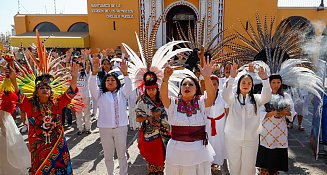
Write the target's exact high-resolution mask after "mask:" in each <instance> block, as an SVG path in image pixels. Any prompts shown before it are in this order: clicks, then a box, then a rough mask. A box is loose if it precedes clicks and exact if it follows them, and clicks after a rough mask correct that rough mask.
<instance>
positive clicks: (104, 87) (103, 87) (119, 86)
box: [100, 72, 121, 93]
mask: <svg viewBox="0 0 327 175" xmlns="http://www.w3.org/2000/svg"><path fill="white" fill-rule="evenodd" d="M108 77H114V78H115V80H116V82H117V87H116V89H115V90H117V91H118V90H119V89H120V88H121V83H120V80H119V79H118V75H117V74H116V73H114V72H112V73H109V74H106V75H105V76H104V77H103V79H102V81H101V84H100V89H101V92H102V93H106V92H108V91H109V90H108V89H107V87H106V80H107V78H108Z"/></svg>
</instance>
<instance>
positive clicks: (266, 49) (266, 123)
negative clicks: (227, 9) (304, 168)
mask: <svg viewBox="0 0 327 175" xmlns="http://www.w3.org/2000/svg"><path fill="white" fill-rule="evenodd" d="M256 20H257V26H258V27H257V29H258V32H257V33H256V32H255V31H254V28H253V27H252V25H251V24H250V23H249V26H250V30H251V31H252V32H251V33H250V32H247V34H248V35H249V36H250V39H246V37H244V36H242V35H241V34H239V35H238V36H239V37H240V39H241V41H242V42H243V43H244V44H245V46H241V45H239V46H235V47H234V48H233V49H234V50H236V51H237V54H236V55H235V56H236V57H237V56H241V57H243V58H248V59H250V60H253V57H254V60H255V61H253V62H251V63H249V64H246V65H244V66H243V67H241V68H240V70H239V71H240V72H243V73H244V72H245V73H250V74H251V75H252V76H253V79H255V80H258V72H260V68H259V67H264V68H265V69H266V71H267V73H268V74H269V75H270V77H269V82H270V86H271V89H272V98H271V100H270V101H268V102H266V103H265V104H264V106H261V107H260V119H261V125H260V130H259V131H260V132H259V134H260V142H259V143H258V145H259V148H258V153H257V156H256V166H258V167H260V168H261V170H260V171H261V172H260V173H261V174H263V175H264V174H278V171H287V170H288V155H287V147H288V143H287V142H288V140H287V137H288V136H287V123H286V119H289V120H291V121H292V120H293V117H294V115H295V114H296V112H295V111H294V103H293V101H292V99H291V97H290V95H289V94H287V93H285V92H283V87H282V86H287V87H291V88H304V89H306V90H308V91H309V92H311V93H312V94H314V95H316V96H317V97H318V98H319V99H320V100H321V96H320V93H321V92H323V88H322V81H321V79H320V78H319V77H318V76H317V75H316V74H315V73H314V72H313V71H312V70H310V69H309V68H307V67H304V66H303V65H312V63H311V62H310V61H308V60H306V59H303V52H302V51H301V50H302V45H303V43H304V36H305V34H306V25H303V24H302V23H301V22H299V23H298V24H296V25H292V24H290V23H289V21H286V20H285V21H283V22H282V23H281V24H280V25H279V26H278V28H277V29H276V32H275V33H274V34H272V26H273V23H274V20H275V18H273V17H272V18H271V22H270V24H271V25H270V29H269V28H268V24H267V21H266V17H265V23H264V25H263V27H262V24H261V21H260V17H259V15H258V14H257V15H256ZM268 29H269V30H268ZM258 69H259V71H258ZM263 85H265V84H263ZM235 130H237V129H235ZM253 136H257V133H255V135H253ZM234 160H235V159H233V158H232V159H230V163H231V164H233V162H234ZM253 167H254V166H253ZM252 174H253V173H252Z"/></svg>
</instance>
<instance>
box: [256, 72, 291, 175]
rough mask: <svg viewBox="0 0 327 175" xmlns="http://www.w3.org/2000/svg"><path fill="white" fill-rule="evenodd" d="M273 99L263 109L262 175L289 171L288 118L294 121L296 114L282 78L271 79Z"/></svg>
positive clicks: (273, 174) (276, 76) (260, 154)
mask: <svg viewBox="0 0 327 175" xmlns="http://www.w3.org/2000/svg"><path fill="white" fill-rule="evenodd" d="M269 82H270V86H271V89H272V94H273V95H272V98H271V100H270V101H269V103H267V104H265V105H264V106H262V107H261V110H260V111H261V114H260V115H261V117H262V118H263V121H262V126H263V130H262V132H261V134H260V145H259V149H258V155H257V163H256V165H257V167H260V168H261V169H260V174H261V175H275V174H278V171H288V154H287V147H288V139H287V135H288V134H287V123H286V118H287V119H289V120H290V121H293V117H294V116H295V114H296V112H295V111H294V103H293V101H292V97H291V96H290V95H289V94H287V93H284V92H283V87H282V77H281V76H280V75H271V76H270V77H269Z"/></svg>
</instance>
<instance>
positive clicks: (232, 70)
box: [230, 63, 238, 78]
mask: <svg viewBox="0 0 327 175" xmlns="http://www.w3.org/2000/svg"><path fill="white" fill-rule="evenodd" d="M237 68H238V65H237V64H235V63H234V64H233V66H232V67H231V68H230V76H231V77H232V78H235V77H236V76H237V73H238V70H237Z"/></svg>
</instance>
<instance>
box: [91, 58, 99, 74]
mask: <svg viewBox="0 0 327 175" xmlns="http://www.w3.org/2000/svg"><path fill="white" fill-rule="evenodd" d="M99 69H100V59H99V57H97V56H96V57H94V58H93V62H92V75H96V74H98V72H99Z"/></svg>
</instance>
